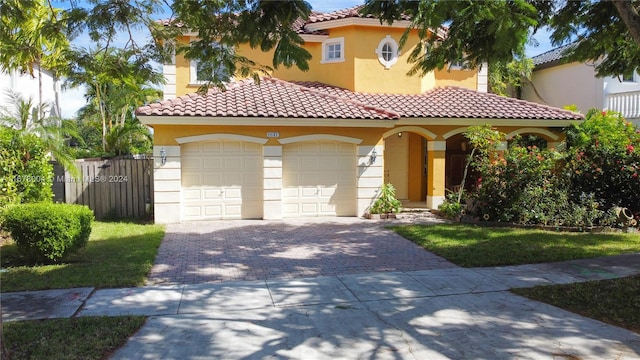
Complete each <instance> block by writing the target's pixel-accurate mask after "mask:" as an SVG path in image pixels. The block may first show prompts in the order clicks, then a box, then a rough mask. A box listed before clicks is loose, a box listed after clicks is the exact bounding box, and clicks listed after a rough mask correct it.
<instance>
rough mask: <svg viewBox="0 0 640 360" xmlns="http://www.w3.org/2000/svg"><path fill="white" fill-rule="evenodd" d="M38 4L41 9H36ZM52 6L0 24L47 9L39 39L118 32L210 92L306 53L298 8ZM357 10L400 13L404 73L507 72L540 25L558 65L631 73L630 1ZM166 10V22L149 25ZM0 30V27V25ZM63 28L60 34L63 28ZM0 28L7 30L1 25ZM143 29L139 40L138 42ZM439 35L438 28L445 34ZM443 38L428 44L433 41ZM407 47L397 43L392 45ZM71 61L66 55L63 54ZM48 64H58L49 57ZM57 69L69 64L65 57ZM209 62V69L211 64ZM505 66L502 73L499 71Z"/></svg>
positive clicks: (117, 1) (203, 1)
mask: <svg viewBox="0 0 640 360" xmlns="http://www.w3.org/2000/svg"><path fill="white" fill-rule="evenodd" d="M43 3H44V4H45V5H47V6H44V7H43V6H42V4H43ZM52 3H53V0H24V1H23V0H20V1H18V0H4V1H3V2H1V3H0V6H1V7H2V8H0V10H1V11H2V13H3V14H7V16H6V17H3V22H7V24H8V22H9V21H13V22H17V23H20V22H24V21H26V19H28V18H29V16H28V14H30V13H31V10H30V9H31V8H37V9H39V10H38V11H42V10H43V9H44V10H46V9H47V8H48V9H49V12H50V16H41V18H44V19H55V21H50V22H49V23H51V24H52V26H46V27H43V28H42V33H43V34H46V36H45V37H44V38H45V39H49V38H51V39H57V37H56V36H53V35H55V34H57V33H64V34H67V35H68V36H69V37H71V38H72V37H73V36H75V35H77V34H79V33H80V32H87V33H88V34H89V36H90V37H91V39H92V41H93V42H94V45H97V46H98V48H99V49H107V48H109V47H113V46H114V44H115V43H116V38H117V36H119V34H122V33H124V34H126V35H128V36H126V38H127V39H126V40H125V43H124V44H123V45H121V46H120V45H118V46H120V47H123V48H124V49H127V50H129V51H131V52H132V53H133V56H134V58H135V61H134V63H135V64H139V65H140V66H143V65H142V64H148V63H149V61H150V60H155V61H158V62H161V63H167V62H169V61H170V55H171V54H172V53H173V52H174V51H177V52H179V53H183V54H184V55H185V56H186V57H187V58H189V59H195V60H198V61H199V62H200V63H201V64H203V68H204V69H210V70H216V69H217V68H219V67H220V66H222V67H223V68H225V69H226V70H227V71H226V72H220V71H207V73H208V77H209V82H208V85H211V84H220V82H221V81H224V80H225V78H226V77H225V73H226V74H230V73H238V74H240V75H243V76H254V77H257V76H258V75H259V74H261V73H264V72H267V71H268V70H269V69H270V68H271V67H279V66H285V67H292V66H296V67H297V68H299V69H301V70H303V71H304V70H307V69H308V67H309V63H308V61H309V59H310V57H311V55H310V54H309V53H308V52H307V51H306V50H305V49H304V48H303V47H302V46H301V45H302V44H303V40H302V39H301V37H300V35H299V34H297V33H296V31H295V30H294V29H293V27H292V25H293V24H295V23H296V21H299V20H300V19H302V20H305V19H307V18H308V16H309V14H310V12H311V6H310V4H309V3H307V2H306V1H303V0H289V1H264V0H262V1H261V0H132V1H121V0H85V1H79V0H69V1H68V2H66V3H65V4H70V5H68V6H67V7H68V8H67V9H65V10H64V11H63V13H61V14H60V13H57V10H56V9H55V8H54V7H53V6H52ZM364 3H365V6H364V8H363V9H362V10H361V11H362V12H365V13H369V14H372V15H373V16H376V17H378V18H379V19H380V20H381V21H382V22H389V23H390V22H393V21H394V20H396V19H399V18H400V15H401V14H406V15H410V16H411V19H412V20H411V29H415V30H416V31H417V32H418V34H419V36H420V37H421V38H422V39H423V42H420V43H419V44H418V46H417V47H416V48H415V49H413V50H412V52H411V54H410V59H411V61H413V64H414V67H413V70H412V72H413V73H425V72H429V71H431V70H434V69H441V68H443V67H444V66H445V65H446V64H447V63H451V62H457V61H460V60H464V61H466V62H467V64H468V65H469V66H478V65H480V64H482V63H485V62H486V63H489V64H490V65H491V66H493V64H507V63H509V62H510V61H512V60H514V59H516V60H519V59H522V58H524V57H525V45H526V44H527V43H529V42H531V41H534V40H533V38H532V35H533V34H535V32H536V31H537V30H539V29H540V28H543V27H549V28H550V29H551V31H552V40H553V43H554V45H561V44H563V43H568V42H572V41H578V45H577V46H575V47H572V48H571V49H570V51H569V53H568V54H567V55H568V57H567V61H593V62H597V64H598V65H597V67H596V70H597V71H598V74H599V75H618V74H623V73H629V72H630V71H637V70H638V68H639V67H640V15H639V14H638V9H639V8H640V0H630V1H604V0H602V1H595V0H591V1H543V0H508V1H473V0H460V1H438V0H420V1H409V0H365V1H364ZM166 9H169V12H170V14H167V15H166V16H164V18H167V19H169V23H168V24H171V26H167V25H168V24H159V23H158V22H157V21H156V20H155V18H157V17H158V14H160V13H162V11H163V10H166ZM3 25H5V24H3ZM62 25H64V29H63V26H62ZM5 29H6V27H5ZM140 29H146V31H148V32H149V33H150V35H151V36H150V37H149V38H148V39H147V40H149V41H147V42H143V41H146V40H145V39H141V38H140V36H139V31H138V30H140ZM445 29H446V30H445ZM185 31H188V32H190V33H197V34H198V40H197V41H194V42H192V43H191V44H188V45H187V46H179V45H176V44H175V42H174V41H173V40H174V39H175V38H176V36H178V34H181V33H184V32H185ZM438 33H439V34H440V35H444V36H434V34H438ZM405 41H406V34H405V37H404V38H403V39H402V41H401V44H404V42H405ZM240 43H247V44H249V45H250V46H251V47H254V48H260V49H261V50H265V51H266V50H273V53H274V55H273V59H272V63H271V64H258V63H255V62H254V61H252V60H251V59H249V58H246V57H243V56H242V55H240V54H237V53H235V52H234V47H235V46H236V45H237V44H240ZM72 54H73V52H72ZM56 58H57V59H59V58H60V56H57V57H56ZM68 60H69V61H67V62H66V63H73V58H71V59H68ZM214 63H215V66H214ZM505 66H506V65H505Z"/></svg>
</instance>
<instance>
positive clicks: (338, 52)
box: [320, 37, 344, 64]
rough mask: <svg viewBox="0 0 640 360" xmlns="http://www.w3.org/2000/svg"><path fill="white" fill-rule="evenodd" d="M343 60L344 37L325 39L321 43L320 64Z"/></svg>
mask: <svg viewBox="0 0 640 360" xmlns="http://www.w3.org/2000/svg"><path fill="white" fill-rule="evenodd" d="M343 61H344V38H343V37H339V38H333V39H327V40H325V41H324V42H323V43H322V60H321V61H320V63H321V64H326V63H334V62H343Z"/></svg>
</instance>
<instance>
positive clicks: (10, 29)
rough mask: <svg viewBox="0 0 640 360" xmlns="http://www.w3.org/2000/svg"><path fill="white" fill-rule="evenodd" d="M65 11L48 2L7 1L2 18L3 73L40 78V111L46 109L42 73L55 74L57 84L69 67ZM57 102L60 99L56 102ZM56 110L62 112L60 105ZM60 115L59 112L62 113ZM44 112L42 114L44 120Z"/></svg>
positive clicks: (0, 66) (0, 63)
mask: <svg viewBox="0 0 640 360" xmlns="http://www.w3.org/2000/svg"><path fill="white" fill-rule="evenodd" d="M62 15H63V12H62V10H61V9H57V8H54V7H51V6H49V3H48V2H47V1H44V0H31V1H23V0H3V5H2V13H1V15H0V70H1V71H5V72H10V71H18V72H19V73H21V74H29V75H31V76H32V77H35V75H34V71H35V70H37V75H38V105H39V106H38V109H39V110H40V111H42V110H45V109H46V108H44V107H43V96H42V95H43V89H42V72H43V71H44V69H47V70H49V71H51V72H52V73H53V77H54V81H56V79H57V78H58V73H59V71H60V70H61V69H64V68H66V67H67V66H68V63H69V62H68V61H67V59H66V57H65V54H66V52H67V50H68V49H69V40H68V38H67V31H66V24H65V21H64V20H63V17H62ZM56 101H57V99H56ZM55 105H56V110H59V109H58V108H57V107H58V104H57V103H56V104H55ZM58 113H59V111H58ZM43 116H44V113H40V117H43Z"/></svg>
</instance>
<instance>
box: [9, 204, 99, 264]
mask: <svg viewBox="0 0 640 360" xmlns="http://www.w3.org/2000/svg"><path fill="white" fill-rule="evenodd" d="M3 220H4V223H3V226H4V227H5V228H6V229H7V230H9V232H10V233H11V236H12V237H13V239H14V240H15V241H16V244H17V246H18V250H19V251H20V253H21V254H22V255H24V256H25V257H26V258H27V259H28V260H29V261H31V262H34V263H51V262H58V261H59V260H60V259H62V258H63V257H65V256H66V255H68V254H70V253H72V252H75V251H77V250H79V249H81V248H83V247H84V246H85V245H86V244H87V242H88V241H89V235H90V234H91V224H92V222H93V220H94V216H93V211H91V209H89V208H88V207H87V206H83V205H75V204H53V203H33V204H19V205H13V206H10V207H9V208H7V209H6V210H5V211H4V214H3Z"/></svg>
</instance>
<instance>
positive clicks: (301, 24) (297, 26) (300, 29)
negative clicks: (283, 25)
mask: <svg viewBox="0 0 640 360" xmlns="http://www.w3.org/2000/svg"><path fill="white" fill-rule="evenodd" d="M321 14H322V13H321V12H317V11H312V12H311V14H310V15H309V17H310V18H311V17H314V16H318V15H321ZM305 25H307V21H305V20H303V19H302V18H298V19H296V21H295V22H294V23H293V30H295V32H296V33H298V34H301V35H302V34H306V35H329V32H328V31H326V30H309V29H307V28H305Z"/></svg>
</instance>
